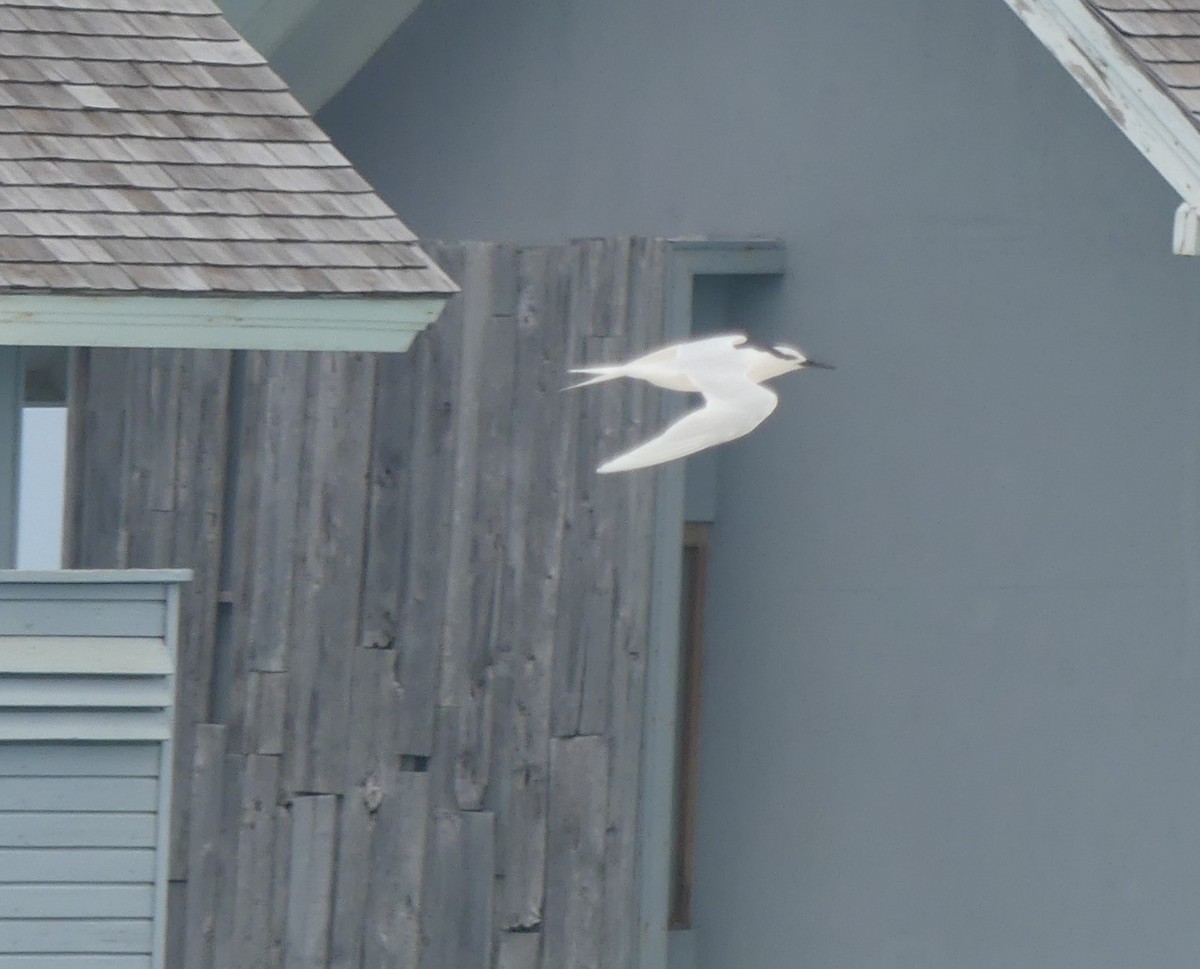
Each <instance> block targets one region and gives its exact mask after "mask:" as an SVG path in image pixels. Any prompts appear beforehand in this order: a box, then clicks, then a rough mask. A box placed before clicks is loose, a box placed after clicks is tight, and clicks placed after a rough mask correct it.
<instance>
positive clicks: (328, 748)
mask: <svg viewBox="0 0 1200 969" xmlns="http://www.w3.org/2000/svg"><path fill="white" fill-rule="evenodd" d="M374 362H375V361H374V357H371V356H368V355H365V354H357V353H327V354H320V355H319V356H318V358H317V362H316V370H315V382H314V388H313V389H314V398H313V418H312V422H311V429H310V445H309V449H308V458H307V460H308V465H309V467H308V470H307V476H306V480H307V482H308V495H307V498H306V500H305V501H304V503H303V510H304V511H303V513H302V517H301V519H300V521H301V531H300V536H301V537H300V549H299V557H298V562H297V571H296V590H295V591H296V594H297V599H296V600H295V602H294V611H295V617H294V620H293V625H292V628H293V633H292V640H293V646H292V648H293V662H292V663H291V670H290V672H291V676H290V678H289V691H288V694H289V695H288V703H289V718H288V722H289V734H290V736H292V737H293V738H294V745H293V748H292V749H291V750H290V751H289V756H288V758H287V763H288V778H289V784H291V786H292V788H293V789H294V790H303V791H329V792H336V791H340V790H341V789H342V785H343V780H344V777H345V756H346V749H347V740H348V724H349V721H350V718H351V713H352V710H351V697H350V672H351V671H350V666H351V661H350V658H351V650H352V649H354V648H355V644H356V641H357V635H358V606H359V583H360V580H361V575H362V561H363V539H364V528H365V515H366V489H367V467H368V454H369V447H370V440H369V438H370V426H371V422H370V413H371V400H372V395H373V387H374Z"/></svg>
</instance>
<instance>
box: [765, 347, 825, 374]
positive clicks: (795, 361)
mask: <svg viewBox="0 0 1200 969" xmlns="http://www.w3.org/2000/svg"><path fill="white" fill-rule="evenodd" d="M770 352H771V353H772V354H773V355H774V356H776V357H778V358H779V359H780V360H781V361H787V362H789V363H791V366H790V367H788V369H789V370H805V369H807V368H809V367H816V368H817V369H818V370H832V369H833V364H832V363H820V362H819V361H816V360H809V359H808V357H807V356H805V355H804V351H803V350H801V349H800V348H799V347H792V346H788V345H787V344H786V343H777V344H776V345H775V346H773V347H771V350H770Z"/></svg>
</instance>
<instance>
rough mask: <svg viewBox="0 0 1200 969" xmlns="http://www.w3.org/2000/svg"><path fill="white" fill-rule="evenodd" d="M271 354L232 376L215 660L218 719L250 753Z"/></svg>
mask: <svg viewBox="0 0 1200 969" xmlns="http://www.w3.org/2000/svg"><path fill="white" fill-rule="evenodd" d="M265 368H266V354H265V353H262V352H256V351H254V352H252V351H237V352H235V353H234V354H232V357H231V362H230V371H229V397H228V415H229V416H228V426H229V430H228V442H227V448H226V471H225V495H224V513H223V515H222V522H221V527H222V534H221V542H220V549H221V554H220V565H219V568H218V573H217V588H218V618H217V638H216V646H215V652H214V658H213V667H214V668H213V675H212V689H211V694H212V719H214V720H219V721H221V722H223V723H224V724H225V725H226V726H227V727H228V728H229V737H228V744H229V747H230V748H231V749H235V750H240V751H243V752H245V751H247V750H248V749H252V748H249V747H248V745H247V743H246V741H245V738H244V736H243V735H244V733H245V732H246V731H247V730H248V729H254V728H255V727H257V726H258V725H254V726H251V725H249V724H248V722H247V720H248V717H249V716H250V712H251V708H252V706H253V704H254V703H255V701H256V699H257V698H251V697H250V696H249V695H248V691H249V689H250V687H249V684H248V676H249V673H250V670H249V665H250V662H251V651H250V650H249V649H247V643H248V641H249V632H250V614H249V606H250V603H251V601H252V595H253V583H254V581H255V548H256V544H257V542H256V537H257V525H258V523H257V521H256V520H255V518H254V506H255V504H256V501H257V496H258V491H259V488H260V486H265V487H268V488H269V487H270V486H271V483H270V482H267V483H262V482H260V477H259V474H258V468H257V466H256V460H255V458H256V454H257V451H258V435H259V427H260V423H261V416H262V388H263V375H264V372H265Z"/></svg>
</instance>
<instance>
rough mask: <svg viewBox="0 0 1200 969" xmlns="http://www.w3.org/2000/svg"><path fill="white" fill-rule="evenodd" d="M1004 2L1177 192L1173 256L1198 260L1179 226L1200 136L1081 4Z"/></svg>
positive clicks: (1195, 188) (1198, 184)
mask: <svg viewBox="0 0 1200 969" xmlns="http://www.w3.org/2000/svg"><path fill="white" fill-rule="evenodd" d="M1005 2H1006V3H1007V4H1008V5H1009V6H1010V7H1011V8H1012V9H1013V11H1014V12H1015V13H1016V14H1017V16H1018V17H1020V18H1021V20H1022V21H1023V22H1024V24H1025V26H1027V27H1028V28H1029V29H1030V30H1031V31H1032V32H1033V33H1034V35H1035V36H1036V37H1037V38H1038V39H1039V40H1040V41H1041V42H1042V43H1043V44H1044V45H1045V46H1046V47H1047V48H1049V50H1050V52H1051V53H1052V54H1054V56H1055V57H1056V58H1058V61H1059V63H1061V64H1062V65H1063V66H1064V67H1065V68H1066V69H1067V70H1068V71H1070V72H1071V75H1072V76H1073V77H1074V78H1075V80H1077V81H1078V82H1079V84H1080V85H1081V86H1082V87H1083V89H1084V90H1085V91H1087V93H1088V94H1089V95H1090V96H1091V98H1092V100H1093V101H1095V102H1096V103H1097V104H1098V105H1100V107H1101V108H1102V109H1103V110H1104V112H1105V114H1107V115H1108V116H1109V118H1111V119H1112V121H1113V123H1114V124H1116V125H1117V127H1118V128H1120V129H1121V131H1123V132H1124V133H1125V136H1126V137H1127V138H1128V139H1129V140H1130V141H1131V142H1133V144H1134V146H1135V147H1136V148H1137V149H1138V150H1139V151H1140V152H1141V153H1142V154H1143V155H1145V156H1146V159H1147V160H1148V161H1149V162H1150V164H1151V165H1153V166H1154V167H1155V168H1156V169H1157V170H1158V173H1159V174H1160V175H1162V177H1163V178H1165V179H1166V180H1167V182H1168V183H1169V184H1170V185H1171V187H1172V188H1174V189H1175V191H1176V192H1178V193H1179V195H1180V197H1181V198H1182V199H1183V205H1181V206H1180V210H1179V214H1178V215H1177V222H1176V233H1175V251H1176V252H1182V253H1186V254H1189V255H1195V254H1196V253H1197V252H1198V251H1200V247H1196V246H1195V245H1193V246H1192V248H1190V249H1189V248H1188V247H1187V245H1186V233H1184V232H1181V231H1180V228H1179V219H1180V217H1182V215H1183V214H1184V212H1185V210H1190V211H1193V212H1194V211H1196V210H1197V209H1200V129H1197V128H1196V126H1195V125H1194V124H1193V123H1192V120H1191V118H1190V117H1189V116H1188V115H1187V113H1186V112H1185V111H1184V110H1183V108H1181V107H1180V106H1179V105H1178V104H1177V103H1176V102H1175V101H1174V100H1172V99H1171V98H1170V97H1169V96H1168V95H1167V94H1166V93H1165V92H1164V91H1163V90H1162V89H1160V88H1159V87H1158V86H1157V85H1156V84H1155V83H1154V82H1153V81H1152V80H1150V78H1148V77H1147V76H1146V75H1145V73H1144V72H1143V70H1142V68H1141V65H1139V64H1138V62H1137V61H1136V60H1135V59H1134V58H1133V57H1132V56H1131V55H1130V54H1129V53H1128V52H1127V51H1125V50H1124V48H1122V47H1121V45H1120V44H1119V43H1118V42H1117V40H1116V38H1114V37H1113V35H1112V34H1111V33H1110V32H1109V30H1108V28H1106V27H1105V26H1104V25H1103V24H1102V23H1100V22H1099V21H1097V20H1096V17H1095V15H1094V14H1093V13H1092V11H1091V10H1090V9H1089V8H1088V7H1086V6H1085V5H1084V4H1083V3H1082V2H1080V0H1005ZM1193 241H1194V239H1193Z"/></svg>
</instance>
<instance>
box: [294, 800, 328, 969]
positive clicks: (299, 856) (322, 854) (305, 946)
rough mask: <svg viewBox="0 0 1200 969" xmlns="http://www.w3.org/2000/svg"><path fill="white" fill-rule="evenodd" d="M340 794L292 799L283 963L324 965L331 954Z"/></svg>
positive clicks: (299, 967)
mask: <svg viewBox="0 0 1200 969" xmlns="http://www.w3.org/2000/svg"><path fill="white" fill-rule="evenodd" d="M337 813H338V799H337V797H335V796H334V795H331V794H322V795H316V796H313V797H297V798H295V799H294V800H293V801H292V839H291V852H290V854H291V870H290V872H289V875H288V901H287V926H286V929H285V933H284V954H283V965H284V969H323V967H324V966H325V965H326V960H327V959H328V955H329V929H330V918H331V916H332V908H333V863H334V851H335V848H336V846H337Z"/></svg>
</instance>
